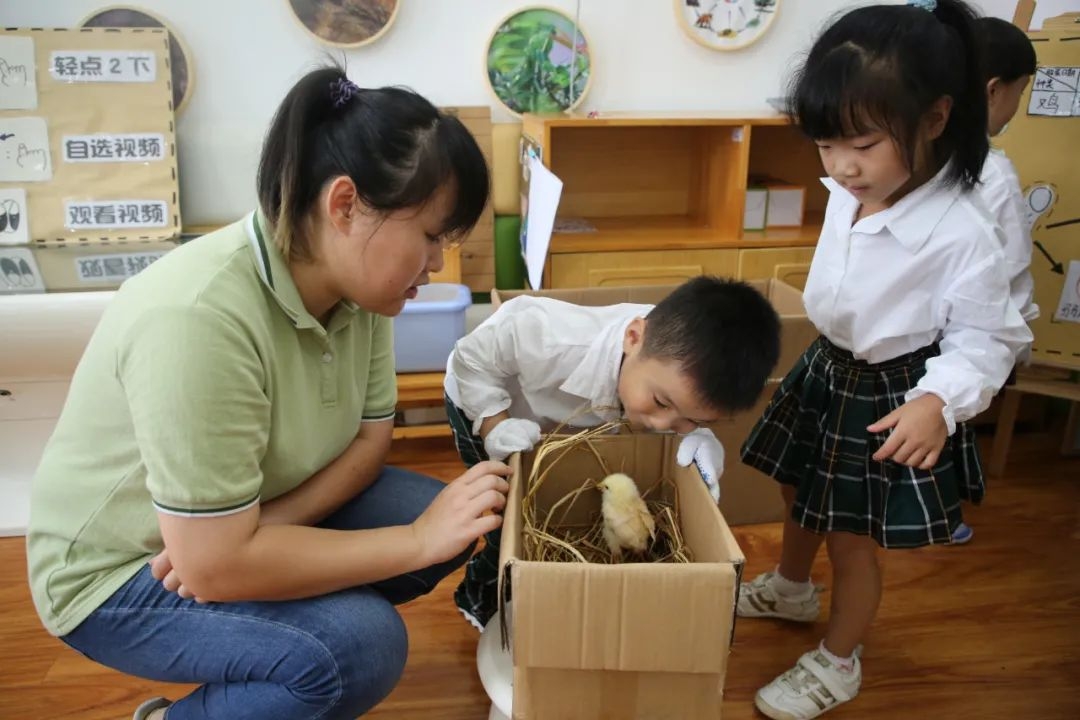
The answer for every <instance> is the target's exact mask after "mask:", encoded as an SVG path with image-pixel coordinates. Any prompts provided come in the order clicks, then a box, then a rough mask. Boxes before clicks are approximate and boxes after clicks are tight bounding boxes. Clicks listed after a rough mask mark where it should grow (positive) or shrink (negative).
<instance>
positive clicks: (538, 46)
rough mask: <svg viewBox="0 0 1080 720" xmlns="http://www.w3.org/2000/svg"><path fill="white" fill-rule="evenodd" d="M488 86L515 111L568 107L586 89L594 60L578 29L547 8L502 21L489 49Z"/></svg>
mask: <svg viewBox="0 0 1080 720" xmlns="http://www.w3.org/2000/svg"><path fill="white" fill-rule="evenodd" d="M487 74H488V82H490V83H491V89H492V90H493V91H494V92H495V95H496V96H497V97H498V98H499V100H500V101H501V102H502V103H503V105H505V106H506V107H507V108H508V109H509V110H510V111H511V112H513V113H514V114H517V115H520V114H522V113H547V112H560V111H563V110H571V109H573V108H574V107H575V106H577V104H578V103H580V102H581V99H582V97H583V96H584V95H585V92H586V90H587V89H588V87H589V81H590V79H591V76H592V63H591V62H590V59H589V47H588V44H587V43H586V41H585V36H584V35H582V33H581V30H580V28H576V27H575V26H574V21H573V20H571V19H570V18H569V17H567V16H566V15H563V14H562V13H560V12H557V11H555V10H550V9H547V8H534V9H528V10H521V11H519V12H517V13H515V14H513V15H511V16H510V17H509V18H507V19H506V20H504V21H503V23H502V24H501V25H499V27H498V29H496V30H495V33H494V35H492V36H491V41H490V43H489V44H488V50H487Z"/></svg>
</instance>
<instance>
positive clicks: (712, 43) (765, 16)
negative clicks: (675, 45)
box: [674, 0, 780, 50]
mask: <svg viewBox="0 0 1080 720" xmlns="http://www.w3.org/2000/svg"><path fill="white" fill-rule="evenodd" d="M674 1H675V14H676V15H677V16H678V18H679V24H680V25H682V28H683V31H684V32H685V33H686V34H687V35H689V36H690V37H691V38H693V39H694V40H695V41H696V42H698V43H700V44H701V45H704V46H705V47H707V48H710V49H712V50H738V49H740V48H744V47H746V46H747V45H750V44H751V43H754V42H756V41H757V40H759V39H760V38H761V36H762V35H764V34H765V32H766V31H767V30H768V29H769V27H770V26H771V25H772V24H773V21H774V20H775V19H776V13H777V11H778V10H779V6H780V0H674Z"/></svg>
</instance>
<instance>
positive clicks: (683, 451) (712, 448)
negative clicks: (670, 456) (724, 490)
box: [675, 428, 724, 502]
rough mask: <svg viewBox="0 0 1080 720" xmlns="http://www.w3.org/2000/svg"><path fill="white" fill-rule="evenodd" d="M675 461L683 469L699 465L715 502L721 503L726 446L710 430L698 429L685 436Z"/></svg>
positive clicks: (699, 469)
mask: <svg viewBox="0 0 1080 720" xmlns="http://www.w3.org/2000/svg"><path fill="white" fill-rule="evenodd" d="M675 461H676V462H677V463H679V464H680V465H682V466H683V467H686V466H688V465H689V464H690V463H691V461H693V462H695V463H697V468H698V472H700V473H701V477H702V479H703V480H705V484H706V485H707V486H708V487H709V494H710V495H712V499H713V501H714V502H720V476H721V475H723V474H724V446H723V445H721V444H720V441H719V440H717V439H716V436H715V435H713V432H712V430H709V429H708V428H698V429H697V430H694V431H693V432H691V433H688V434H687V435H685V436H683V439H682V442H681V443H679V451H678V452H677V453H676V455H675Z"/></svg>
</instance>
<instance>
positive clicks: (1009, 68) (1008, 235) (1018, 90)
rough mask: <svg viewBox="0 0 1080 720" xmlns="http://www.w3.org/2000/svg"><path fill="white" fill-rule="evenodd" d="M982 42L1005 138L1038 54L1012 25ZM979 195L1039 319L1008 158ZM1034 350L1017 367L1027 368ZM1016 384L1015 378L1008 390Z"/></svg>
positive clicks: (1024, 298)
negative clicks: (1022, 364) (992, 219)
mask: <svg viewBox="0 0 1080 720" xmlns="http://www.w3.org/2000/svg"><path fill="white" fill-rule="evenodd" d="M978 24H979V36H978V37H979V41H980V44H981V46H982V54H983V79H984V80H985V82H986V97H987V102H988V103H989V107H988V109H989V112H988V123H987V128H986V129H987V132H988V133H989V135H990V136H991V137H994V136H995V135H1000V134H1001V133H1002V131H1003V130H1004V129H1005V126H1006V125H1008V124H1009V121H1010V120H1012V119H1013V116H1014V115H1016V110H1017V108H1018V107H1019V105H1020V98H1021V97H1022V96H1023V94H1024V89H1025V88H1026V87H1027V84H1028V82H1029V81H1030V80H1031V76H1032V75H1034V74H1035V65H1036V59H1035V48H1034V47H1033V46H1032V44H1031V40H1029V39H1028V36H1027V35H1026V34H1024V31H1023V30H1021V29H1020V28H1018V27H1016V26H1015V25H1013V24H1012V23H1010V22H1006V21H1005V20H1001V19H999V18H994V17H983V18H979V20H978ZM977 192H978V194H979V196H980V199H981V200H982V203H983V205H984V206H985V207H986V209H987V210H989V212H990V215H991V217H993V218H994V221H995V222H996V223H997V224H998V225H999V226H1001V230H1002V232H1003V233H1004V235H1003V237H1004V241H1005V246H1004V250H1005V261H1006V262H1007V263H1008V266H1009V267H1008V272H1009V278H1010V294H1011V295H1012V299H1013V302H1015V303H1016V307H1017V308H1019V310H1020V314H1021V315H1022V316H1023V318H1024V320H1025V321H1027V322H1029V323H1030V322H1031V321H1032V320H1034V319H1035V318H1037V317H1039V306H1038V305H1036V304H1035V295H1034V293H1035V283H1034V281H1033V280H1032V279H1031V269H1030V266H1031V247H1032V245H1031V236H1030V235H1029V233H1028V230H1027V228H1026V227H1025V225H1024V222H1023V218H1024V195H1023V192H1022V191H1021V190H1020V180H1019V179H1018V178H1017V175H1016V170H1015V169H1014V168H1013V164H1012V163H1011V162H1010V161H1009V158H1007V157H1006V156H1005V153H1003V152H1002V151H1001V150H998V149H996V148H994V147H993V146H991V148H990V154H989V155H987V156H986V163H985V164H984V165H983V171H982V176H981V177H980V182H979V185H978V189H977ZM1029 353H1030V346H1029V347H1028V348H1026V349H1025V350H1024V351H1022V352H1021V353H1020V354H1019V355H1018V357H1017V362H1023V363H1026V362H1027V358H1028V354H1029ZM1012 382H1013V379H1012V377H1010V379H1009V382H1008V384H1011V383H1012ZM972 535H974V531H972V529H971V527H970V526H968V525H966V524H965V523H960V525H958V526H957V528H956V530H955V531H954V532H953V542H954V543H958V544H962V543H966V542H968V541H969V540H971V538H972Z"/></svg>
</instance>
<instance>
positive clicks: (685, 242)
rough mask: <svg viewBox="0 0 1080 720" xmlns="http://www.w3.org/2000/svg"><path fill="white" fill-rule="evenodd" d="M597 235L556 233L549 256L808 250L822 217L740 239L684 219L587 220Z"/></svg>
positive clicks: (814, 241)
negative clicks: (735, 250)
mask: <svg viewBox="0 0 1080 720" xmlns="http://www.w3.org/2000/svg"><path fill="white" fill-rule="evenodd" d="M588 220H589V222H590V223H592V224H593V225H595V226H596V232H584V233H557V234H555V235H552V236H551V247H550V248H549V252H551V253H552V254H555V255H559V254H566V253H585V252H609V251H614V250H704V249H729V248H741V247H809V246H813V245H815V244H817V240H818V236H819V235H820V234H821V222H822V217H821V213H810V214H809V215H808V216H807V218H806V220H807V223H806V224H805V225H803V226H802V227H797V228H769V229H767V230H744V231H743V233H742V235H741V236H732V235H731V234H730V233H724V232H720V231H717V230H715V229H713V228H709V227H704V226H702V225H701V224H700V223H698V222H695V221H694V219H693V218H691V217H689V216H685V215H645V216H641V217H618V218H589V219H588Z"/></svg>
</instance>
